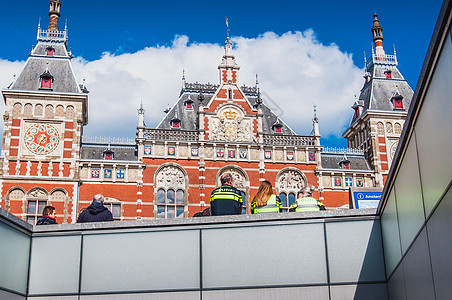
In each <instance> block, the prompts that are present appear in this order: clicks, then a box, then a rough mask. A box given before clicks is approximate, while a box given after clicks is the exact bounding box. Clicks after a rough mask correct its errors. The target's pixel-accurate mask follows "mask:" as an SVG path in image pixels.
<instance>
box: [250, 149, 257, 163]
mask: <svg viewBox="0 0 452 300" xmlns="http://www.w3.org/2000/svg"><path fill="white" fill-rule="evenodd" d="M250 152H251V155H250V156H251V159H252V160H259V149H251V151H250Z"/></svg>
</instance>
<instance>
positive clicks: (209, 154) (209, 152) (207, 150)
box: [204, 147, 213, 158]
mask: <svg viewBox="0 0 452 300" xmlns="http://www.w3.org/2000/svg"><path fill="white" fill-rule="evenodd" d="M204 153H205V158H212V157H213V148H211V147H208V148H205V151H204Z"/></svg>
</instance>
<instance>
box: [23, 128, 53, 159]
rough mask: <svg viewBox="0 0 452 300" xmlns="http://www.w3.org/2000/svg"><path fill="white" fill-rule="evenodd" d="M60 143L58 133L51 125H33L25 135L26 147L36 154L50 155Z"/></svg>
mask: <svg viewBox="0 0 452 300" xmlns="http://www.w3.org/2000/svg"><path fill="white" fill-rule="evenodd" d="M59 142H60V138H59V135H58V131H57V130H56V129H55V127H53V126H52V125H49V124H43V123H41V124H33V125H31V126H30V128H28V130H27V132H26V133H25V146H26V147H27V148H28V150H30V151H31V152H32V153H34V154H39V155H46V154H49V153H51V152H52V151H53V150H55V149H56V148H57V146H58V143H59Z"/></svg>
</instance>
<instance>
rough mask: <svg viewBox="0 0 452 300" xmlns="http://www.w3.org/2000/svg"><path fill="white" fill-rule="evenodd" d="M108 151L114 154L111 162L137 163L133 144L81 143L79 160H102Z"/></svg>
mask: <svg viewBox="0 0 452 300" xmlns="http://www.w3.org/2000/svg"><path fill="white" fill-rule="evenodd" d="M107 149H110V150H111V151H113V152H114V158H113V160H128V161H138V156H137V149H136V145H135V144H131V145H114V144H111V145H109V144H94V143H82V147H81V159H93V160H94V159H103V158H104V157H103V153H104V151H105V150H107Z"/></svg>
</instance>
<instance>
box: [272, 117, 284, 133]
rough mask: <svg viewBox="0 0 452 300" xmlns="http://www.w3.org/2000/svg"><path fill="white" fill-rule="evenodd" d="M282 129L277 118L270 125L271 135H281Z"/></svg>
mask: <svg viewBox="0 0 452 300" xmlns="http://www.w3.org/2000/svg"><path fill="white" fill-rule="evenodd" d="M282 127H283V125H282V123H281V121H280V120H279V118H277V119H276V122H275V123H273V125H272V129H273V133H282Z"/></svg>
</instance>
